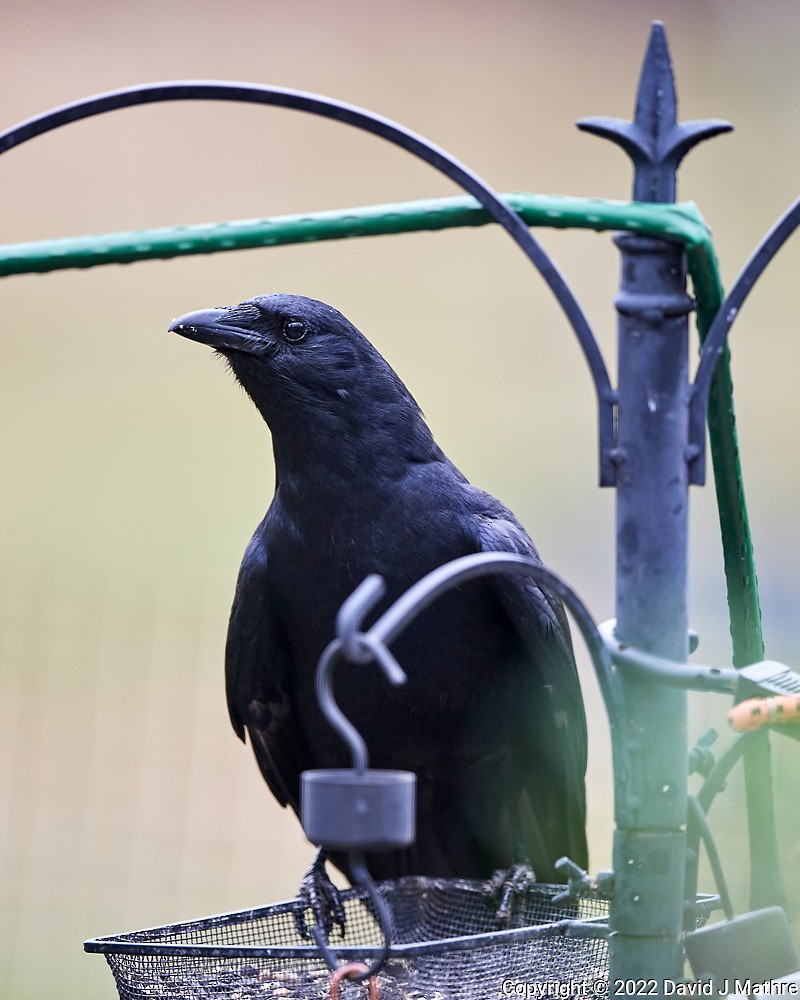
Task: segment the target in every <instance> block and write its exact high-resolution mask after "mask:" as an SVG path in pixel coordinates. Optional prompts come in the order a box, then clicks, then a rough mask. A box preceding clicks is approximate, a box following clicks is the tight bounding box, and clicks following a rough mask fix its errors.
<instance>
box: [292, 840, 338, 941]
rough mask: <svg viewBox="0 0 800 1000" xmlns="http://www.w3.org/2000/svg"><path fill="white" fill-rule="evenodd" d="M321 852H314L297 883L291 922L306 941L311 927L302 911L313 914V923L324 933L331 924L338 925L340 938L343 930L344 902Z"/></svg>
mask: <svg viewBox="0 0 800 1000" xmlns="http://www.w3.org/2000/svg"><path fill="white" fill-rule="evenodd" d="M325 861H326V858H325V855H324V853H323V852H322V851H318V852H317V856H316V857H315V858H314V860H313V862H312V864H311V867H310V868H309V869H308V871H307V872H306V874H305V876H304V877H303V881H302V882H301V883H300V889H299V890H298V893H297V901H296V903H295V907H294V925H295V928H296V930H297V933H298V934H299V935H300V937H301V938H303V939H304V940H306V941H310V940H312V937H311V927H312V926H313V924H310V923H309V921H308V920H307V919H306V911H307V910H311V912H312V913H313V914H314V923H316V925H317V926H318V927H321V928H322V929H323V931H324V932H325V936H326V937H328V936H330V933H331V931H332V930H333V928H334V926H336V927H338V928H339V930H340V932H341V935H342V937H344V932H345V915H344V905H343V904H342V900H341V897H340V895H339V890H338V889H337V888H336V886H335V885H334V884H333V882H331V880H330V878H329V877H328V872H327V870H326V868H325Z"/></svg>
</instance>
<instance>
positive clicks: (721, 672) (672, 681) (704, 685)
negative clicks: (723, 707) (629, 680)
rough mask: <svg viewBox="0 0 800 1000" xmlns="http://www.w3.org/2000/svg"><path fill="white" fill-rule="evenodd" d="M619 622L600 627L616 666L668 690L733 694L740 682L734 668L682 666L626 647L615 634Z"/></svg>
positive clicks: (696, 664)
mask: <svg viewBox="0 0 800 1000" xmlns="http://www.w3.org/2000/svg"><path fill="white" fill-rule="evenodd" d="M615 625H616V620H615V619H614V618H611V619H609V620H608V621H607V622H602V623H601V624H600V625H598V626H597V630H598V632H599V633H600V635H601V636H602V638H603V641H604V642H605V644H606V646H607V647H608V650H609V652H610V653H611V658H612V660H613V661H614V663H618V664H622V665H623V666H625V667H629V668H630V669H631V670H633V671H635V672H636V673H638V674H643V675H644V676H646V677H649V678H650V679H651V680H657V681H659V682H660V683H661V684H666V685H668V686H669V687H679V688H691V689H692V690H694V691H718V692H720V693H723V694H731V693H733V692H734V691H735V690H736V687H737V685H738V683H739V673H738V671H736V670H734V669H733V667H710V666H706V665H705V664H702V663H680V662H679V661H678V660H668V659H666V658H665V657H663V656H656V655H655V654H653V653H646V652H645V651H644V650H642V649H635V648H634V647H633V646H625V645H623V644H622V643H620V642H618V641H617V638H616V636H615V635H614V626H615Z"/></svg>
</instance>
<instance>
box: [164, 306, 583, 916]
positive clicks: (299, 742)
mask: <svg viewBox="0 0 800 1000" xmlns="http://www.w3.org/2000/svg"><path fill="white" fill-rule="evenodd" d="M170 330H171V331H172V332H175V333H178V334H180V335H181V336H184V337H188V338H189V339H191V340H196V341H199V342H200V343H202V344H208V345H210V346H211V347H213V348H215V349H216V350H217V351H218V352H219V353H220V354H222V355H223V356H224V357H225V358H226V359H227V362H228V364H229V365H230V367H231V369H232V370H233V372H234V374H235V376H236V378H237V379H238V381H239V382H240V383H241V385H242V386H243V387H244V389H245V391H246V392H247V393H248V395H249V396H250V397H251V399H252V400H253V402H254V403H255V405H256V407H257V408H258V410H259V412H260V413H261V415H262V417H263V418H264V420H265V421H266V422H267V424H268V425H269V428H270V431H271V433H272V445H273V450H274V456H275V495H274V497H273V498H272V503H271V504H270V506H269V510H268V511H267V514H266V516H265V518H264V520H263V521H262V522H261V524H259V526H258V528H256V532H255V534H254V535H253V538H252V540H251V542H250V544H249V546H248V548H247V551H246V552H245V556H244V561H243V563H242V566H241V570H240V573H239V579H238V583H237V586H236V594H235V597H234V602H233V609H232V612H231V618H230V626H229V631H228V642H227V649H226V664H225V671H226V683H227V699H228V709H229V712H230V718H231V722H232V723H233V728H234V729H235V731H236V733H237V734H238V736H239V737H240V738H241V739H242V740H244V739H245V734H247V735H248V736H249V738H250V742H251V744H252V747H253V750H254V752H255V756H256V760H257V761H258V765H259V767H260V768H261V772H262V774H263V775H264V778H265V780H266V782H267V784H268V785H269V787H270V789H271V790H272V792H273V794H274V795H275V796H276V798H277V799H278V801H279V802H280V803H281V804H282V805H284V806H286V805H290V806H291V807H292V808H293V809H294V810H295V812H297V811H298V808H299V801H298V800H299V778H300V773H301V772H302V771H304V770H306V769H311V768H328V767H348V766H350V760H349V758H348V755H347V751H346V748H345V747H344V746H343V744H342V742H341V740H340V738H339V737H338V736H337V735H336V734H335V733H334V732H333V730H332V729H331V728H330V726H329V725H328V724H327V722H325V720H324V719H323V718H322V716H321V714H320V710H319V707H318V705H317V699H316V697H315V693H314V677H315V671H316V667H317V661H318V660H319V656H320V653H321V652H322V650H323V649H324V647H325V646H326V645H327V643H328V642H329V641H330V640H331V639H332V638H333V635H334V619H335V617H336V613H337V612H338V610H339V608H340V606H341V604H342V601H344V599H345V598H346V597H348V596H349V594H350V593H351V592H352V591H353V590H354V589H355V587H356V586H357V585H358V584H359V583H360V582H361V581H362V580H363V579H364V577H366V576H367V575H368V574H370V573H379V574H380V575H381V576H383V577H384V578H385V580H386V583H387V593H386V596H385V598H384V601H383V604H382V605H381V606H380V607H379V608H378V609H377V611H376V613H375V616H374V617H376V616H377V614H378V613H380V611H382V610H384V609H385V607H386V606H388V604H389V603H390V602H391V601H394V600H395V599H396V598H397V597H399V596H400V595H401V594H402V593H403V592H404V591H405V590H406V589H407V588H408V587H410V586H411V585H412V584H413V583H415V582H416V581H417V580H419V579H420V577H422V576H423V575H424V574H426V573H428V572H429V571H431V570H433V569H435V568H436V567H437V566H440V565H442V564H443V563H445V562H447V561H449V560H451V559H455V558H457V557H458V556H464V555H467V554H468V553H473V552H481V551H494V552H515V553H519V554H522V555H526V556H529V557H531V558H533V559H536V560H538V558H539V557H538V555H537V552H536V549H535V548H534V546H533V543H532V542H531V540H530V538H529V537H528V535H527V534H526V532H525V530H524V529H523V528H522V527H521V525H520V524H519V522H518V521H517V520H516V518H515V517H514V515H513V514H511V513H510V512H509V511H508V510H507V509H506V508H505V507H504V506H503V505H502V504H501V503H500V502H499V501H497V500H495V499H494V498H493V497H492V496H489V495H488V494H486V493H484V492H482V491H481V490H479V489H477V488H476V487H474V486H471V485H470V484H469V483H468V482H467V480H466V479H465V478H464V476H463V475H462V474H461V473H460V472H459V471H458V469H456V468H455V466H454V465H453V464H452V463H451V462H450V461H449V460H448V459H447V458H446V457H445V455H444V454H443V453H442V451H441V450H440V449H439V447H438V446H437V444H436V442H435V441H434V439H433V437H432V435H431V432H430V430H429V429H428V427H427V424H426V423H425V421H424V419H423V416H422V413H421V411H420V409H419V407H418V406H417V404H416V402H415V401H414V399H413V397H412V396H411V394H410V393H409V391H408V389H406V387H405V385H404V384H403V383H402V382H401V380H400V379H399V378H398V376H397V375H396V374H395V372H394V371H393V370H392V369H391V368H390V367H389V365H388V364H387V363H386V361H385V360H384V359H383V358H382V357H381V355H380V354H379V353H378V352H377V351H376V350H375V348H374V347H373V346H372V345H371V344H370V343H369V341H367V339H366V338H365V337H364V336H363V335H362V334H361V333H360V332H359V331H358V330H357V329H356V328H355V327H354V326H353V325H352V324H351V323H350V322H349V321H348V320H347V319H345V317H344V316H343V315H342V314H341V313H339V312H337V311H336V310H335V309H333V308H332V307H331V306H329V305H326V304H324V303H323V302H318V301H316V300H314V299H309V298H304V297H302V296H298V295H286V294H277V295H265V296H261V297H258V298H254V299H250V300H248V301H247V302H243V303H241V304H240V305H237V306H232V307H230V308H223V309H208V310H203V311H200V312H193V313H189V314H188V315H185V316H181V317H180V318H178V319H176V320H175V321H174V322H173V323H172V325H171V326H170ZM373 620H374V618H373ZM392 651H393V653H394V654H395V656H396V658H397V660H398V662H399V663H400V664H401V666H402V667H403V669H404V670H405V671H406V673H407V675H408V682H407V683H406V684H405V685H404V686H401V687H399V688H390V687H388V686H387V684H386V682H385V679H384V678H383V676H382V674H381V672H380V671H378V670H377V669H369V668H367V667H364V666H357V665H350V664H345V663H342V664H341V665H340V666H339V668H338V672H337V678H336V694H337V700H338V702H339V705H340V706H341V707H342V708H343V710H344V711H345V712H346V713H347V714H348V715H349V717H350V718H351V719H352V720H354V722H355V723H356V725H357V727H358V729H359V730H360V732H361V733H362V735H363V736H364V738H365V740H366V744H367V747H368V748H369V753H370V763H371V766H373V767H378V768H398V769H404V770H411V771H415V772H416V774H417V781H418V793H417V839H416V843H415V844H414V846H413V847H411V848H409V849H406V850H402V851H396V852H389V853H380V854H379V853H373V854H370V855H368V867H369V870H370V873H371V874H372V876H373V877H374V878H392V877H396V876H402V875H413V874H416V875H427V876H442V877H451V876H452V877H463V878H472V879H475V878H477V879H490V878H491V877H492V875H493V873H495V872H496V871H498V870H501V871H504V872H507V873H508V874H507V875H501V876H500V877H499V878H495V880H494V882H493V883H492V884H493V885H494V887H495V888H496V889H498V887H499V889H498V891H502V890H503V886H505V889H506V891H507V889H508V887H509V886H517V887H518V886H519V884H520V878H519V876H520V871H521V870H522V871H524V870H526V869H525V865H526V864H529V865H530V866H532V868H533V870H534V871H535V873H536V878H537V879H538V880H539V881H558V878H557V875H556V872H555V870H554V867H553V866H554V862H555V861H556V860H557V859H558V858H560V857H561V856H562V855H568V856H569V857H570V858H571V859H572V860H573V861H575V862H577V863H578V864H579V865H581V866H582V867H586V864H587V848H586V835H585V819H586V804H585V788H584V775H585V770H586V719H585V715H584V708H583V702H582V698H581V690H580V685H579V682H578V675H577V671H576V667H575V660H574V657H573V652H572V645H571V640H570V634H569V627H568V623H567V620H566V616H565V614H564V609H563V607H562V605H561V603H560V601H559V600H558V599H557V598H556V597H555V596H553V595H552V594H549V593H547V592H545V591H543V590H541V589H539V588H538V587H536V586H535V585H534V584H533V583H532V582H531V581H529V580H527V579H523V578H521V577H517V576H513V577H502V576H493V577H487V578H484V579H482V580H479V581H473V582H469V583H466V584H463V585H461V586H460V587H458V588H457V589H456V590H454V591H453V592H452V593H450V594H448V595H446V596H444V597H442V598H441V599H439V600H438V601H437V602H435V603H434V604H433V605H431V606H430V607H429V608H428V609H427V610H426V611H424V612H423V613H422V614H421V615H420V616H419V618H417V619H416V620H415V621H414V622H413V624H412V625H411V626H410V627H409V628H408V629H407V631H406V632H405V634H403V635H402V636H401V637H400V638H398V639H397V640H396V642H395V643H394V644H393V646H392ZM334 860H335V861H336V862H337V863H338V864H339V865H340V867H344V868H346V865H345V863H344V862H343V860H342V859H334ZM310 875H311V877H312V881H316V882H317V883H320V882H321V881H323V880H324V879H325V875H324V869H322V868H321V866H320V865H317V866H316V868H315V869H314V870H312V872H311V873H310ZM522 881H523V882H524V878H523V879H522ZM323 888H324V887H322V886H321V885H319V884H317V885H316V889H318V890H320V891H322V889H323ZM312 895H313V893H312ZM507 910H508V904H507V895H506V901H505V902H504V904H503V911H504V913H506V914H507Z"/></svg>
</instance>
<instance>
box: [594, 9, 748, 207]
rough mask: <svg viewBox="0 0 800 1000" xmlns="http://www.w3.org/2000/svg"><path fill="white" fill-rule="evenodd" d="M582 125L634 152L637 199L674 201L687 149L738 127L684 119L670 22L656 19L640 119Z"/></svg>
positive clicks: (643, 80)
mask: <svg viewBox="0 0 800 1000" xmlns="http://www.w3.org/2000/svg"><path fill="white" fill-rule="evenodd" d="M578 128H579V129H582V130H583V131H584V132H591V133H593V134H594V135H599V136H602V137H603V138H605V139H610V140H611V141H612V142H615V143H617V145H619V146H621V147H622V148H623V149H624V150H625V152H626V153H627V154H628V156H630V158H631V159H632V160H633V165H634V179H633V199H634V201H648V202H673V201H675V174H676V171H677V169H678V164H679V163H680V162H681V160H682V159H683V157H684V156H685V155H686V153H688V152H689V150H690V149H691V148H692V146H696V145H697V143H699V142H702V141H703V139H710V138H711V137H712V136H715V135H719V134H720V133H721V132H730V131H731V129H732V128H733V126H732V125H731V124H730V122H726V121H720V120H718V119H707V120H702V121H691V122H682V123H679V122H678V101H677V98H676V96H675V78H674V76H673V73H672V61H671V59H670V55H669V47H668V45H667V36H666V34H665V32H664V25H663V24H662V23H661V22H660V21H654V22H653V26H652V28H651V31H650V39H649V41H648V43H647V51H646V53H645V57H644V62H643V64H642V73H641V76H640V77H639V90H638V92H637V94H636V116H635V118H634V120H633V121H632V122H626V121H624V120H623V119H621V118H583V119H582V120H581V121H579V122H578Z"/></svg>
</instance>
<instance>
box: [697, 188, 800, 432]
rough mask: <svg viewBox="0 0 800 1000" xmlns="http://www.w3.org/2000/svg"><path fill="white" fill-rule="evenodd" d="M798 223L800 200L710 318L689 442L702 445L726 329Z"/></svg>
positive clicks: (768, 235)
mask: <svg viewBox="0 0 800 1000" xmlns="http://www.w3.org/2000/svg"><path fill="white" fill-rule="evenodd" d="M798 226H800V199H798V200H797V201H796V202H795V203H794V204H793V205H792V206H791V208H790V209H789V210H788V211H787V212H786V213H785V214H784V215H783V216H782V217H781V218H780V219H778V221H777V222H776V223H775V225H774V226H773V227H772V229H771V230H770V231H769V232H768V233H767V235H766V236H765V237H764V239H763V240H762V241H761V243H760V244H759V246H758V248H757V250H756V252H755V253H754V254H753V256H752V257H751V258H750V260H749V261H748V262H747V264H746V265H745V268H744V270H743V271H742V273H741V274H740V275H739V277H738V278H737V279H736V281H735V282H734V285H733V287H732V288H731V290H730V292H729V293H728V296H727V298H726V299H725V301H724V302H723V303H722V305H721V306H720V308H719V310H718V311H717V314H716V316H715V317H714V321H713V322H712V324H711V326H710V327H709V330H708V334H707V335H706V338H705V342H704V344H703V350H702V352H701V354H700V363H699V365H698V366H697V372H696V373H695V377H694V383H693V384H692V387H691V399H690V402H689V440H690V442H691V443H694V444H700V445H703V443H704V441H705V420H706V409H707V408H708V393H709V390H710V388H711V378H712V376H713V374H714V369H715V368H716V365H717V361H719V358H720V356H721V355H722V352H723V351H724V349H725V343H726V340H727V337H728V333H729V332H730V328H731V326H733V322H734V320H735V319H736V317H737V316H738V315H739V310H740V309H741V307H742V305H743V304H744V301H745V299H746V298H747V296H748V295H749V294H750V290H751V288H752V287H753V285H754V284H755V283H756V282H757V281H758V279H759V278H760V277H761V275H762V274H763V272H764V270H765V268H766V267H767V265H768V264H769V263H770V262H771V261H772V258H773V257H774V256H775V254H776V253H777V252H778V251H779V250H780V248H781V247H782V246H783V244H784V243H785V242H786V241H787V240H788V239H789V237H790V236H791V235H792V233H794V231H795V230H796V229H797V227H798Z"/></svg>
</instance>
